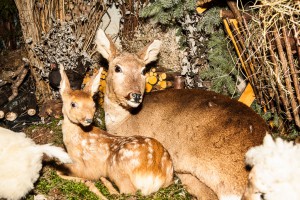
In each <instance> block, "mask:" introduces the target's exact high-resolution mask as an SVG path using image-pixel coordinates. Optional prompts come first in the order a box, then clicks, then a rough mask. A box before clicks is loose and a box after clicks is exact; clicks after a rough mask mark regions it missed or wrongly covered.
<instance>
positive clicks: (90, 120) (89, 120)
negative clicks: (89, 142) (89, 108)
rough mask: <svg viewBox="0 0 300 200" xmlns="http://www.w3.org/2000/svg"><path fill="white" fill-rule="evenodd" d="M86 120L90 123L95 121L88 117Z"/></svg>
mask: <svg viewBox="0 0 300 200" xmlns="http://www.w3.org/2000/svg"><path fill="white" fill-rule="evenodd" d="M85 122H86V123H88V124H91V123H92V122H93V119H88V118H87V119H85Z"/></svg>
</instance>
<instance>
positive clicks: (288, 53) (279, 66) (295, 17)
mask: <svg viewBox="0 0 300 200" xmlns="http://www.w3.org/2000/svg"><path fill="white" fill-rule="evenodd" d="M228 5H229V7H230V8H231V10H232V11H233V13H234V15H235V18H236V19H237V21H238V27H239V28H236V26H234V25H233V24H232V23H231V22H230V21H229V20H228V23H229V24H230V27H231V29H233V31H234V33H235V36H234V38H235V39H236V41H237V46H238V49H239V50H240V52H242V53H241V57H242V58H243V61H244V63H245V71H246V74H247V77H248V79H249V81H250V83H251V85H252V87H253V89H254V92H255V94H256V97H257V99H258V101H259V102H260V104H261V105H262V106H264V107H265V108H266V110H268V111H271V112H272V113H276V114H278V115H279V116H280V117H281V118H282V119H283V120H284V121H285V122H286V124H290V123H292V124H295V125H296V126H297V127H298V128H300V118H299V107H300V88H299V85H300V83H299V81H300V73H299V71H300V67H299V63H300V40H299V33H300V32H299V27H300V1H296V0H258V1H256V2H255V3H254V5H252V6H250V7H249V8H250V9H248V10H247V13H248V15H249V13H252V16H251V18H250V19H248V20H246V19H245V18H244V15H245V13H243V14H242V13H241V12H240V11H239V10H238V9H237V6H236V3H235V2H232V1H228ZM243 12H246V10H245V9H244V10H243Z"/></svg>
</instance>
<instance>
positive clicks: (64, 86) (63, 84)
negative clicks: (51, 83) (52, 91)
mask: <svg viewBox="0 0 300 200" xmlns="http://www.w3.org/2000/svg"><path fill="white" fill-rule="evenodd" d="M59 72H60V77H61V81H60V89H59V91H60V95H61V96H63V94H65V93H67V92H69V91H70V90H71V87H70V82H69V79H68V77H67V74H66V73H65V71H64V66H63V65H62V64H60V65H59Z"/></svg>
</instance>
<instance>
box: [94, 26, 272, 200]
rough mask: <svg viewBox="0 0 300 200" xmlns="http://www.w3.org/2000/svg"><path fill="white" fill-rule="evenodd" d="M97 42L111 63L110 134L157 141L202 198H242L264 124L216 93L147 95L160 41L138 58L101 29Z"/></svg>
mask: <svg viewBox="0 0 300 200" xmlns="http://www.w3.org/2000/svg"><path fill="white" fill-rule="evenodd" d="M95 43H96V44H97V50H98V51H99V53H101V54H102V56H103V57H104V58H105V59H107V60H108V62H109V69H108V75H107V78H106V81H107V83H106V94H105V98H104V110H105V120H106V127H107V130H108V132H110V133H111V134H117V135H119V134H122V135H124V134H125V135H127V136H130V135H132V134H138V135H143V136H150V137H153V138H156V139H157V140H158V141H160V142H161V143H162V144H163V145H164V146H165V147H166V148H167V149H168V151H169V152H170V154H171V157H172V159H173V162H174V168H175V172H176V173H177V175H178V176H179V177H180V178H181V180H182V182H183V184H184V185H186V186H187V189H188V191H189V192H191V193H192V194H193V195H195V196H196V197H197V198H199V199H217V198H218V199H222V200H223V199H240V198H241V196H242V193H243V191H244V189H245V187H246V183H247V175H248V172H247V171H246V169H245V164H244V155H245V153H246V151H247V150H248V149H249V148H250V147H252V146H256V145H259V144H261V143H262V140H263V137H264V136H265V134H266V131H267V126H266V124H265V122H264V120H263V119H262V118H261V117H260V116H258V115H257V114H256V113H255V112H254V111H253V110H251V109H250V108H248V107H247V106H245V105H244V104H242V103H240V102H237V101H235V100H232V99H230V98H229V97H226V96H223V95H220V94H217V93H214V92H211V91H204V90H165V91H160V92H153V93H151V94H149V95H145V97H143V95H144V88H145V69H146V68H145V67H146V65H147V64H149V63H150V62H152V61H155V60H156V59H157V55H158V54H159V50H160V45H161V42H160V41H159V40H154V42H152V43H151V44H149V45H148V46H146V47H145V48H144V49H142V50H141V51H139V52H138V53H136V54H130V53H126V52H120V51H118V50H117V48H116V47H115V45H114V43H113V42H112V40H111V39H110V38H109V37H107V36H106V35H105V33H104V32H103V31H102V30H98V31H97V34H96V38H95ZM142 101H143V103H142Z"/></svg>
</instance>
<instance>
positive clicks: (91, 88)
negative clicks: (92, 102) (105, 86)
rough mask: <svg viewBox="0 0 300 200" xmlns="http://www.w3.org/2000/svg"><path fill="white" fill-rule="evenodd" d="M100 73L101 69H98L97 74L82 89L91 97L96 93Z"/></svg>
mask: <svg viewBox="0 0 300 200" xmlns="http://www.w3.org/2000/svg"><path fill="white" fill-rule="evenodd" d="M102 71H103V68H102V67H100V69H99V71H98V73H97V74H96V75H93V76H92V78H91V80H90V81H89V82H88V83H87V84H86V85H85V87H84V89H83V90H84V91H85V92H88V93H91V95H92V96H93V95H94V94H95V93H96V92H97V91H98V88H99V84H100V79H101V74H102Z"/></svg>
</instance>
